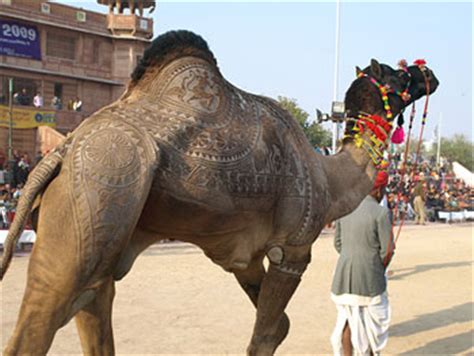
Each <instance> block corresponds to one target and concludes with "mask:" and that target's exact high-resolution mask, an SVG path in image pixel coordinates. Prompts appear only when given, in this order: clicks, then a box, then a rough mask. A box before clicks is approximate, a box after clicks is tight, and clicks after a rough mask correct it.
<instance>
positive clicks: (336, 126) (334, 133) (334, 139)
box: [332, 0, 340, 154]
mask: <svg viewBox="0 0 474 356" xmlns="http://www.w3.org/2000/svg"><path fill="white" fill-rule="evenodd" d="M339 17H340V3H339V0H336V49H335V54H334V92H333V102H335V101H337V92H338V89H339V88H338V85H339ZM338 136H339V124H338V123H335V122H333V124H332V153H333V154H335V153H336V144H337V139H338V138H339V137H338Z"/></svg>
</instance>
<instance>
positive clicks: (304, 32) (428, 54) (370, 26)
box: [58, 1, 473, 140]
mask: <svg viewBox="0 0 474 356" xmlns="http://www.w3.org/2000/svg"><path fill="white" fill-rule="evenodd" d="M58 2H62V3H68V4H71V5H74V6H78V7H83V8H87V9H91V10H96V11H102V12H106V11H107V8H106V7H105V6H98V5H96V4H95V2H92V1H58ZM340 10H341V17H340V19H341V27H340V31H341V32H340V67H339V68H340V75H339V91H338V98H339V99H343V97H344V93H345V90H346V89H347V88H348V87H349V85H350V83H351V82H352V81H353V80H354V78H355V70H354V67H355V66H356V65H359V66H360V67H365V66H366V65H368V64H369V62H370V59H371V58H376V59H378V60H379V61H380V62H383V63H387V64H390V65H392V66H395V65H396V63H397V61H398V60H399V59H401V58H406V59H407V60H408V62H409V63H411V62H412V61H413V60H415V59H417V58H424V59H426V61H427V62H428V66H429V67H430V68H432V69H433V70H434V72H435V74H436V76H437V77H438V79H439V80H440V83H441V84H440V86H439V88H438V91H437V92H436V93H435V94H434V95H433V96H432V97H431V98H430V105H429V116H428V123H427V129H426V138H427V139H430V138H431V137H432V136H433V129H434V127H435V125H436V124H437V122H438V120H439V117H440V113H442V118H443V121H442V128H441V131H442V135H443V136H452V135H453V134H456V133H463V134H465V135H467V136H468V137H469V138H470V139H471V140H472V138H473V123H472V119H473V116H472V99H473V93H472V82H473V72H472V53H473V51H472V30H473V27H472V17H473V6H472V3H471V2H458V3H452V2H449V3H448V2H418V3H412V2H408V1H403V2H396V3H394V2H392V3H389V2H341V6H340ZM153 19H154V24H155V36H156V35H159V34H161V33H164V32H166V31H168V30H175V29H187V30H192V31H194V32H196V33H198V34H200V35H201V36H203V37H204V38H205V39H206V41H207V42H208V44H209V46H210V48H211V50H212V51H213V52H214V55H215V56H216V58H217V60H218V63H219V67H220V69H221V71H222V73H223V74H224V76H225V77H226V78H227V79H228V80H229V81H231V82H232V83H233V84H235V85H236V86H238V87H240V88H242V89H244V90H247V91H250V92H253V93H257V94H264V95H267V96H272V97H276V96H278V95H283V96H287V97H290V98H294V99H296V100H297V101H298V103H299V104H300V106H301V107H302V108H303V109H305V110H306V111H307V112H308V113H310V115H311V116H314V112H315V108H320V109H322V110H324V111H329V108H330V104H331V101H332V98H333V90H334V52H335V19H336V3H335V2H334V1H333V2H299V3H289V2H260V3H254V2H187V3H184V2H161V1H158V4H157V8H156V10H155V12H154V13H153ZM423 104H424V99H423V100H422V101H421V102H420V101H419V102H418V103H417V109H418V116H419V117H420V116H421V111H422V109H423ZM419 121H420V119H419V118H418V122H419ZM415 129H416V130H417V126H415Z"/></svg>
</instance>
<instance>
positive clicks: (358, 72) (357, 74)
mask: <svg viewBox="0 0 474 356" xmlns="http://www.w3.org/2000/svg"><path fill="white" fill-rule="evenodd" d="M360 73H362V69H360V68H359V66H356V76H359V74H360Z"/></svg>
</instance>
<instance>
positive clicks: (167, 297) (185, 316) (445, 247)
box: [2, 224, 474, 355]
mask: <svg viewBox="0 0 474 356" xmlns="http://www.w3.org/2000/svg"><path fill="white" fill-rule="evenodd" d="M472 231H473V230H472V225H469V224H463V225H441V224H437V225H429V226H426V227H416V226H408V227H406V228H405V229H404V231H403V233H402V236H401V237H400V240H399V244H398V246H397V253H396V256H395V257H394V260H393V263H392V265H391V270H392V271H393V272H394V275H393V276H392V277H391V278H390V280H389V295H390V301H391V305H392V324H391V329H390V339H389V343H388V346H387V348H386V350H385V354H406V355H411V354H442V355H450V354H460V355H472V354H474V348H473V322H472V319H473V296H472V281H473V279H472V262H473V255H472V239H473V236H472ZM332 237H333V234H332V232H325V233H323V235H322V236H321V237H320V238H319V240H318V241H317V242H316V243H315V245H314V247H313V262H312V263H311V265H310V266H309V268H308V270H307V272H306V273H305V275H304V277H303V281H302V283H301V284H300V286H299V288H298V290H297V292H296V293H295V295H294V297H293V299H292V300H291V302H290V305H289V306H288V309H287V311H288V314H289V316H290V319H291V322H292V327H291V330H290V334H289V336H288V337H287V339H286V340H285V341H284V343H283V344H282V345H281V346H280V348H279V349H278V352H277V354H282V355H283V354H285V355H291V354H293V355H296V354H307V355H309V354H311V355H320V354H330V353H331V348H330V344H329V336H330V333H331V330H332V327H333V325H334V321H335V308H334V305H333V304H332V302H331V300H330V298H329V290H330V283H331V277H332V273H333V268H334V266H335V262H336V259H337V255H336V253H335V251H334V250H333V247H332ZM27 263H28V255H27V254H25V255H23V256H18V257H16V258H15V259H14V261H13V263H12V266H11V268H10V270H9V272H8V274H7V276H6V278H5V281H4V282H3V283H2V334H3V335H2V340H3V343H5V342H6V340H7V338H8V337H9V335H10V334H11V332H12V329H13V326H14V322H15V320H16V317H17V313H18V309H19V306H20V301H21V297H22V293H23V289H24V285H25V277H26V267H27ZM114 310H115V313H114V331H115V343H116V351H117V353H118V354H243V353H245V349H246V346H247V343H248V341H249V339H250V335H251V331H252V327H253V322H254V316H255V312H254V309H253V307H252V305H251V304H250V302H249V301H248V299H247V296H246V295H245V294H244V293H243V291H241V289H240V287H239V286H238V284H237V283H236V281H235V280H234V277H233V276H232V275H231V274H228V273H225V272H223V271H222V270H221V269H220V268H219V267H217V266H215V265H213V264H212V263H211V262H210V261H209V260H207V258H206V257H205V256H204V255H203V254H202V253H201V252H200V250H198V249H197V248H195V247H193V246H190V245H186V244H181V243H177V244H166V245H155V246H153V247H151V248H150V249H149V250H147V251H146V252H145V253H144V254H143V255H142V256H141V257H140V258H139V259H138V261H137V262H136V264H135V266H134V268H133V270H132V272H131V273H130V274H129V275H128V276H127V277H126V278H125V279H124V280H123V281H122V282H120V283H118V285H117V297H116V300H115V306H114ZM80 350H81V349H80V344H79V339H78V336H77V333H76V329H75V325H74V322H70V323H69V324H68V325H67V326H66V327H64V328H63V329H61V330H60V331H59V332H58V333H57V335H56V338H55V340H54V344H53V347H52V348H51V350H50V354H52V355H53V354H80V353H81V351H80Z"/></svg>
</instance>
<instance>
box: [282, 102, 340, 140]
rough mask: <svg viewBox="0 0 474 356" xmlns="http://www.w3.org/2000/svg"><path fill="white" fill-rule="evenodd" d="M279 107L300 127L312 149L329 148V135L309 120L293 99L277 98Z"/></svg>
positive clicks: (307, 115)
mask: <svg viewBox="0 0 474 356" xmlns="http://www.w3.org/2000/svg"><path fill="white" fill-rule="evenodd" d="M278 102H279V103H280V106H281V107H283V108H284V109H285V110H287V111H288V112H289V113H290V114H291V115H292V116H293V117H294V118H295V119H296V120H297V121H298V122H299V124H300V125H301V127H302V128H303V132H304V133H305V135H306V137H307V138H308V140H309V142H310V143H311V145H312V146H313V147H316V146H319V147H324V146H330V145H331V133H330V132H329V131H328V130H325V129H324V128H323V127H322V126H321V125H319V124H318V123H316V122H314V121H312V122H311V121H310V120H309V114H308V113H307V112H306V111H304V110H303V109H301V108H300V107H299V106H298V103H297V102H296V100H295V99H289V98H286V97H284V96H279V97H278Z"/></svg>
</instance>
